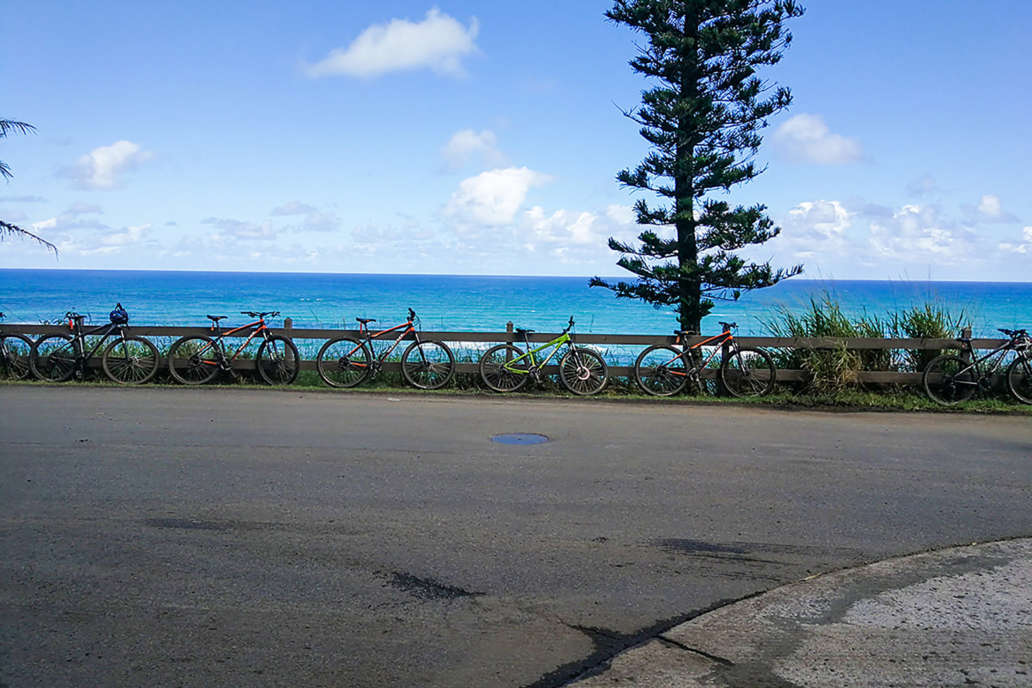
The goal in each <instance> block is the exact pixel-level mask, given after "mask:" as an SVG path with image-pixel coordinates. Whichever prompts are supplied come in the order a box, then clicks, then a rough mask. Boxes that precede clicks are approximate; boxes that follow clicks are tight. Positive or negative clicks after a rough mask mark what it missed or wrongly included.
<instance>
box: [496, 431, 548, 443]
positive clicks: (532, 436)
mask: <svg viewBox="0 0 1032 688" xmlns="http://www.w3.org/2000/svg"><path fill="white" fill-rule="evenodd" d="M491 441H492V442H498V443H500V444H542V443H544V442H547V441H548V437H547V436H546V435H539V434H538V433H536V432H507V433H503V434H501V435H495V436H494V437H492V438H491Z"/></svg>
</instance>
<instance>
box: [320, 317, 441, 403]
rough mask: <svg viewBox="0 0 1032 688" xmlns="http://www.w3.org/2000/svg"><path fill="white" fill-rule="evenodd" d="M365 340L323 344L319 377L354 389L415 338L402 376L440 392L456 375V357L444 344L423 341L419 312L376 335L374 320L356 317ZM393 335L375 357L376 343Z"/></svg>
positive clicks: (405, 355)
mask: <svg viewBox="0 0 1032 688" xmlns="http://www.w3.org/2000/svg"><path fill="white" fill-rule="evenodd" d="M356 320H358V323H359V330H358V332H359V336H360V337H362V341H359V340H357V339H352V338H351V337H339V338H337V339H331V340H330V341H328V342H326V343H325V344H323V346H322V348H321V349H319V355H318V356H317V357H316V362H315V366H316V369H317V370H318V371H319V377H321V378H322V379H323V382H325V383H326V384H328V385H329V386H331V387H354V386H355V385H357V384H359V383H361V382H362V381H363V380H365V379H367V378H369V377H371V376H373V375H376V373H378V372H379V371H380V370H381V369H382V368H383V363H384V361H385V360H386V359H387V357H388V356H390V355H391V353H392V352H393V351H394V350H395V349H396V348H398V344H400V343H401V340H402V339H404V338H405V337H406V336H408V335H412V338H413V339H414V340H415V341H413V342H412V343H411V344H409V346H408V348H407V349H405V353H403V354H402V355H401V374H402V375H403V376H404V377H405V380H406V381H408V383H409V384H410V385H412V386H413V387H418V388H419V389H439V388H441V387H444V386H445V385H446V384H448V381H449V380H451V378H452V375H454V374H455V356H453V355H452V352H451V349H449V348H448V346H447V345H446V344H445V343H444V342H430V341H420V340H419V332H417V331H416V327H415V325H414V324H413V323H414V322H415V320H416V312H415V311H414V310H412V309H411V308H410V309H409V312H408V320H406V321H405V322H404V323H402V324H401V325H395V326H394V327H391V328H388V329H386V330H381V331H379V332H376V333H370V332H369V328H368V325H369V323H371V322H376V320H374V319H372V318H356ZM391 332H398V336H397V338H396V339H395V340H394V342H393V343H391V345H390V346H388V347H387V348H385V349H384V350H383V351H381V352H380V355H379V356H376V357H374V356H373V355H372V351H373V340H374V339H376V338H377V337H380V336H382V335H385V334H389V333H391Z"/></svg>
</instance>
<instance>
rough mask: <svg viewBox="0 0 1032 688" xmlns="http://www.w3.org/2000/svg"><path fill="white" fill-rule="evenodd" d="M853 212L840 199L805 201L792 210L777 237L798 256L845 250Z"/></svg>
mask: <svg viewBox="0 0 1032 688" xmlns="http://www.w3.org/2000/svg"><path fill="white" fill-rule="evenodd" d="M853 216H854V214H853V213H851V212H850V211H849V210H847V209H846V207H845V206H844V205H843V204H842V203H840V202H839V201H825V200H819V201H803V202H802V203H800V204H798V205H797V206H796V207H794V208H792V209H791V210H789V211H788V214H787V215H786V216H785V218H784V220H783V221H782V222H781V229H782V233H781V236H780V237H779V238H778V239H777V241H778V243H779V244H780V245H782V246H784V247H785V250H787V251H790V252H791V253H792V255H793V257H794V258H795V259H801V258H812V257H814V256H818V255H825V256H826V255H836V254H841V253H842V252H843V251H844V250H845V247H846V245H847V240H848V237H847V230H849V229H850V227H852V225H853Z"/></svg>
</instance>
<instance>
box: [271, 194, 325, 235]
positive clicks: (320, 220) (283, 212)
mask: <svg viewBox="0 0 1032 688" xmlns="http://www.w3.org/2000/svg"><path fill="white" fill-rule="evenodd" d="M269 214H270V215H273V216H279V217H290V216H296V215H304V219H303V220H302V221H301V223H300V224H298V225H295V226H293V227H292V229H295V230H298V231H302V232H330V231H333V230H335V229H337V228H339V227H340V218H338V217H337V216H336V215H334V214H333V213H326V212H322V211H321V210H319V209H318V208H316V207H315V206H311V205H308V204H307V203H301V202H300V201H290V202H289V203H285V204H283V205H281V206H278V207H276V208H273V209H272V211H271V212H270V213H269Z"/></svg>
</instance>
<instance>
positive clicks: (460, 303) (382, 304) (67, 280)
mask: <svg viewBox="0 0 1032 688" xmlns="http://www.w3.org/2000/svg"><path fill="white" fill-rule="evenodd" d="M587 284H588V278H587V277H483V276H462V275H455V276H450V275H348V274H309V273H242V272H159V271H113V270H11V269H6V270H0V311H3V312H5V313H7V322H30V323H38V322H41V321H44V320H55V319H58V318H59V317H60V316H61V315H62V314H64V312H65V311H68V310H77V311H79V312H82V313H88V314H90V315H91V316H92V319H93V321H94V322H97V323H102V322H104V321H106V318H107V313H108V311H110V310H111V308H113V307H114V305H115V303H116V302H118V301H120V302H121V303H122V304H123V305H124V306H125V307H126V309H127V310H128V311H129V313H130V316H131V322H132V323H135V324H155V325H205V324H207V321H206V320H205V319H204V316H205V314H208V313H210V314H213V315H228V316H230V319H229V320H228V321H227V322H228V323H242V322H243V318H244V316H240V315H239V313H238V312H239V311H241V310H278V311H281V312H282V313H283V315H284V316H290V317H292V318H293V320H294V326H295V327H342V326H343V324H344V323H346V324H347V326H348V327H349V328H351V327H353V326H354V319H355V317H357V316H361V317H367V318H377V319H378V320H379V321H380V322H381V323H384V324H390V325H393V324H396V323H398V322H400V321H401V320H402V319H403V317H404V315H405V313H406V309H407V308H409V307H411V308H414V309H415V310H416V312H417V313H418V314H419V315H420V318H421V321H422V326H423V329H426V330H454V331H458V330H472V331H500V330H504V329H505V324H506V322H509V321H512V322H513V323H515V324H516V325H517V326H522V327H530V328H534V329H536V330H538V331H542V332H557V331H559V330H561V329H562V328H563V327H564V326H565V324H566V320H567V318H569V316H571V315H573V316H574V317H575V318H576V321H577V326H576V331H578V332H585V333H587V332H594V333H621V334H624V333H644V334H666V333H668V332H671V331H673V329H674V328H675V327H676V325H677V323H676V319H675V317H674V316H673V315H672V314H671V313H669V312H667V311H664V310H656V309H654V308H652V307H650V306H648V305H645V304H642V303H640V302H636V301H629V300H624V299H616V298H614V297H613V296H612V294H611V292H609V291H607V290H604V289H589V288H588V286H587ZM823 292H828V293H831V294H832V295H833V296H835V297H836V298H837V299H838V300H839V302H840V303H842V305H843V306H844V308H845V309H846V310H847V311H848V312H850V313H854V314H855V313H860V312H863V311H864V310H866V311H867V312H869V313H874V314H883V313H885V312H888V311H894V310H898V309H902V308H906V307H907V306H911V305H916V304H923V303H925V302H926V301H933V302H937V303H942V304H946V305H948V306H949V307H950V308H951V309H953V310H960V309H963V310H964V311H965V312H966V313H967V314H968V315H969V316H970V318H971V321H972V324H973V326H974V330H975V334H976V335H978V334H981V335H986V336H988V335H993V334H994V333H995V328H997V327H1007V328H1014V327H1025V328H1032V283H998V282H909V281H906V282H905V281H886V282H874V281H841V280H802V279H792V280H788V281H785V282H782V283H781V284H779V285H777V286H775V287H772V288H770V289H763V290H759V291H755V292H751V293H747V294H744V295H743V296H742V298H741V299H740V300H739V301H737V302H718V303H717V305H716V307H715V308H714V310H713V314H712V315H710V316H709V317H708V318H707V319H706V320H705V321H704V323H703V332H706V333H708V332H716V331H717V329H718V325H717V322H718V321H720V320H733V321H736V322H737V323H738V324H739V327H740V334H743V335H748V334H755V335H761V334H767V332H766V329H765V328H764V326H763V321H764V320H765V319H768V318H769V317H770V316H771V315H772V314H773V312H774V311H775V310H776V309H778V308H781V307H785V308H789V309H793V310H795V309H800V308H802V307H804V306H805V305H806V304H807V303H808V300H809V299H810V297H811V296H819V295H820V294H822V293H823Z"/></svg>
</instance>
